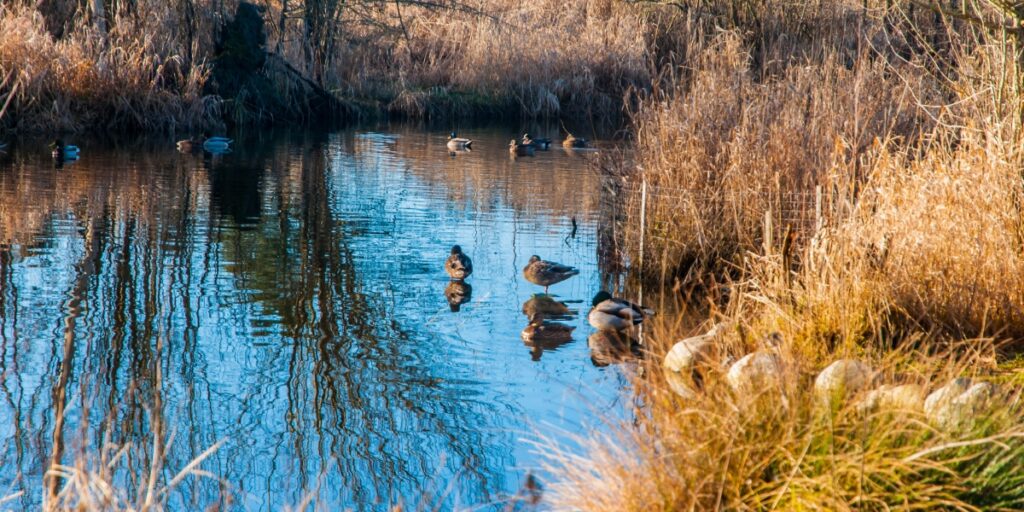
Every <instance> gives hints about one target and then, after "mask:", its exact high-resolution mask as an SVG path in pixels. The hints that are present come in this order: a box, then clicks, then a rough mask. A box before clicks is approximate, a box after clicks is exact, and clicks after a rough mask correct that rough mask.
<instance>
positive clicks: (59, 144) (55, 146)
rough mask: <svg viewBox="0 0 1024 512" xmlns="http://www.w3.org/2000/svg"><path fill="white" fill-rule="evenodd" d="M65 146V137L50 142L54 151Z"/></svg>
mask: <svg viewBox="0 0 1024 512" xmlns="http://www.w3.org/2000/svg"><path fill="white" fill-rule="evenodd" d="M63 148H64V139H53V142H51V143H50V149H52V150H54V151H56V150H58V149H63Z"/></svg>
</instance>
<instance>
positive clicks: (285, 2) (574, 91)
mask: <svg viewBox="0 0 1024 512" xmlns="http://www.w3.org/2000/svg"><path fill="white" fill-rule="evenodd" d="M241 7H243V6H240V4H239V3H238V2H207V1H201V0H200V1H197V0H175V1H173V2H153V1H149V0H135V1H131V2H116V3H108V2H101V1H97V2H86V3H75V2H68V1H65V0H49V1H44V2H40V3H39V4H38V5H35V6H28V5H25V4H22V3H19V2H4V3H0V105H2V104H3V103H9V104H8V105H7V108H6V111H5V112H4V113H3V114H0V128H2V129H7V130H12V129H13V130H18V131H32V132H41V131H84V130H90V129H95V128H97V127H104V128H110V127H118V128H121V129H143V130H152V131H190V130H199V129H204V128H216V127H218V126H220V124H221V123H222V122H224V121H227V122H229V123H240V124H248V123H253V122H262V123H266V122H275V121H280V120H286V119H287V120H292V119H309V118H311V117H317V113H318V112H320V111H322V110H324V109H322V108H319V107H318V106H315V105H311V104H310V100H309V97H310V96H311V95H312V96H314V97H316V96H322V97H326V98H327V100H328V101H329V102H331V103H336V104H338V105H340V107H338V108H334V109H333V110H335V111H340V113H341V114H343V115H345V116H346V117H352V116H363V115H381V114H383V115H391V116H399V117H410V118H421V119H422V118H429V119H445V118H459V117H474V116H489V117H493V116H494V115H501V116H511V117H525V118H536V117H562V116H567V117H575V118H577V119H588V120H590V121H592V122H594V123H597V124H600V125H605V126H618V124H619V123H620V122H621V121H620V120H621V116H620V114H621V112H622V108H621V107H622V98H623V95H624V94H625V93H626V92H627V91H628V90H630V89H632V88H641V89H642V88H646V87H648V86H649V84H650V83H651V81H652V77H653V73H654V72H655V71H654V70H655V68H654V66H652V64H653V62H654V60H653V58H654V56H653V53H652V52H653V51H654V50H655V48H656V46H657V41H655V40H654V39H653V38H655V37H656V34H657V33H658V30H659V29H660V28H659V27H660V25H659V23H658V22H657V17H656V16H654V15H653V14H652V13H653V12H656V11H659V10H664V9H661V8H657V7H644V8H641V9H637V7H636V6H633V5H630V4H628V3H624V2H618V1H615V0H571V1H569V2H550V1H541V2H536V3H517V4H509V3H506V2H500V1H491V0H488V1H484V2H475V3H460V2H453V3H446V4H434V3H424V2H414V1H406V0H402V1H400V2H395V3H387V4H379V3H374V2H355V3H342V2H335V1H324V0H316V1H314V0H306V1H301V0H273V1H269V2H258V3H255V4H254V5H253V6H251V7H246V8H245V9H242V8H241ZM251 13H258V14H257V15H256V16H257V17H258V18H259V19H260V20H262V23H259V22H258V21H257V22H256V23H255V24H253V23H251V22H250V21H246V22H245V23H243V24H242V26H239V27H235V26H234V25H232V24H234V23H236V22H237V21H238V20H239V19H243V18H245V19H247V20H248V18H246V15H249V16H251ZM236 28H238V29H239V30H241V35H235V34H234V33H232V32H231V31H232V30H235V29H236ZM257 47H258V48H260V49H261V50H260V51H259V52H258V53H257V54H254V50H253V48H257ZM219 68H223V69H224V70H225V71H224V72H222V73H218V69H219ZM250 75H251V78H249V76H250ZM8 100H10V101H8Z"/></svg>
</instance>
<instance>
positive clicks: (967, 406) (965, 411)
mask: <svg viewBox="0 0 1024 512" xmlns="http://www.w3.org/2000/svg"><path fill="white" fill-rule="evenodd" d="M994 395H995V386H993V385H992V384H990V383H988V382H972V381H971V380H970V379H965V378H957V379H953V380H952V381H950V382H949V384H946V385H945V386H942V387H941V388H939V389H936V390H935V391H934V392H932V394H930V395H928V398H927V399H925V402H924V411H925V414H927V415H928V418H929V419H930V420H931V421H932V422H934V423H935V424H937V425H939V426H941V427H944V428H957V427H963V426H968V425H970V424H971V423H973V421H974V420H975V419H977V416H978V415H979V414H982V413H984V412H985V409H987V408H988V407H989V405H990V404H991V401H992V398H993V396H994Z"/></svg>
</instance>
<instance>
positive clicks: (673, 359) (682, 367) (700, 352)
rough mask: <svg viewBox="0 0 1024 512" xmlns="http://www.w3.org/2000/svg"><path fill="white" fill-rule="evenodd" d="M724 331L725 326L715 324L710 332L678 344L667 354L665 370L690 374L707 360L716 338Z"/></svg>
mask: <svg viewBox="0 0 1024 512" xmlns="http://www.w3.org/2000/svg"><path fill="white" fill-rule="evenodd" d="M723 329H724V324H722V323H719V324H715V326H714V327H712V328H711V329H710V330H708V332H706V333H704V334H701V335H698V336H693V337H691V338H686V339H684V340H682V341H679V342H677V343H676V344H675V345H673V346H672V349H671V350H669V351H668V354H665V361H664V365H665V368H668V369H669V370H672V371H674V372H683V373H685V372H688V371H691V370H693V368H694V367H695V366H697V365H699V364H701V363H702V362H704V361H705V360H706V359H707V356H708V354H709V353H710V352H711V349H712V347H713V346H714V345H713V342H714V341H715V338H716V337H718V335H719V334H720V333H721V332H722V330H723Z"/></svg>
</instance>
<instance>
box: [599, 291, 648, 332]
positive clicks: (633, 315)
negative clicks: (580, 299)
mask: <svg viewBox="0 0 1024 512" xmlns="http://www.w3.org/2000/svg"><path fill="white" fill-rule="evenodd" d="M591 304H593V306H594V308H593V309H591V310H590V314H589V315H587V321H589V322H590V325H592V326H593V327H594V328H595V329H598V330H601V331H623V330H626V329H628V328H630V327H633V326H636V325H640V324H641V323H643V321H644V318H646V317H647V316H649V315H653V314H654V310H652V309H650V308H645V307H643V306H641V305H639V304H633V303H632V302H629V301H627V300H623V299H616V298H615V297H612V295H611V294H610V293H608V292H606V291H601V292H598V294H597V295H595V296H594V300H593V301H592V302H591Z"/></svg>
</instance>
